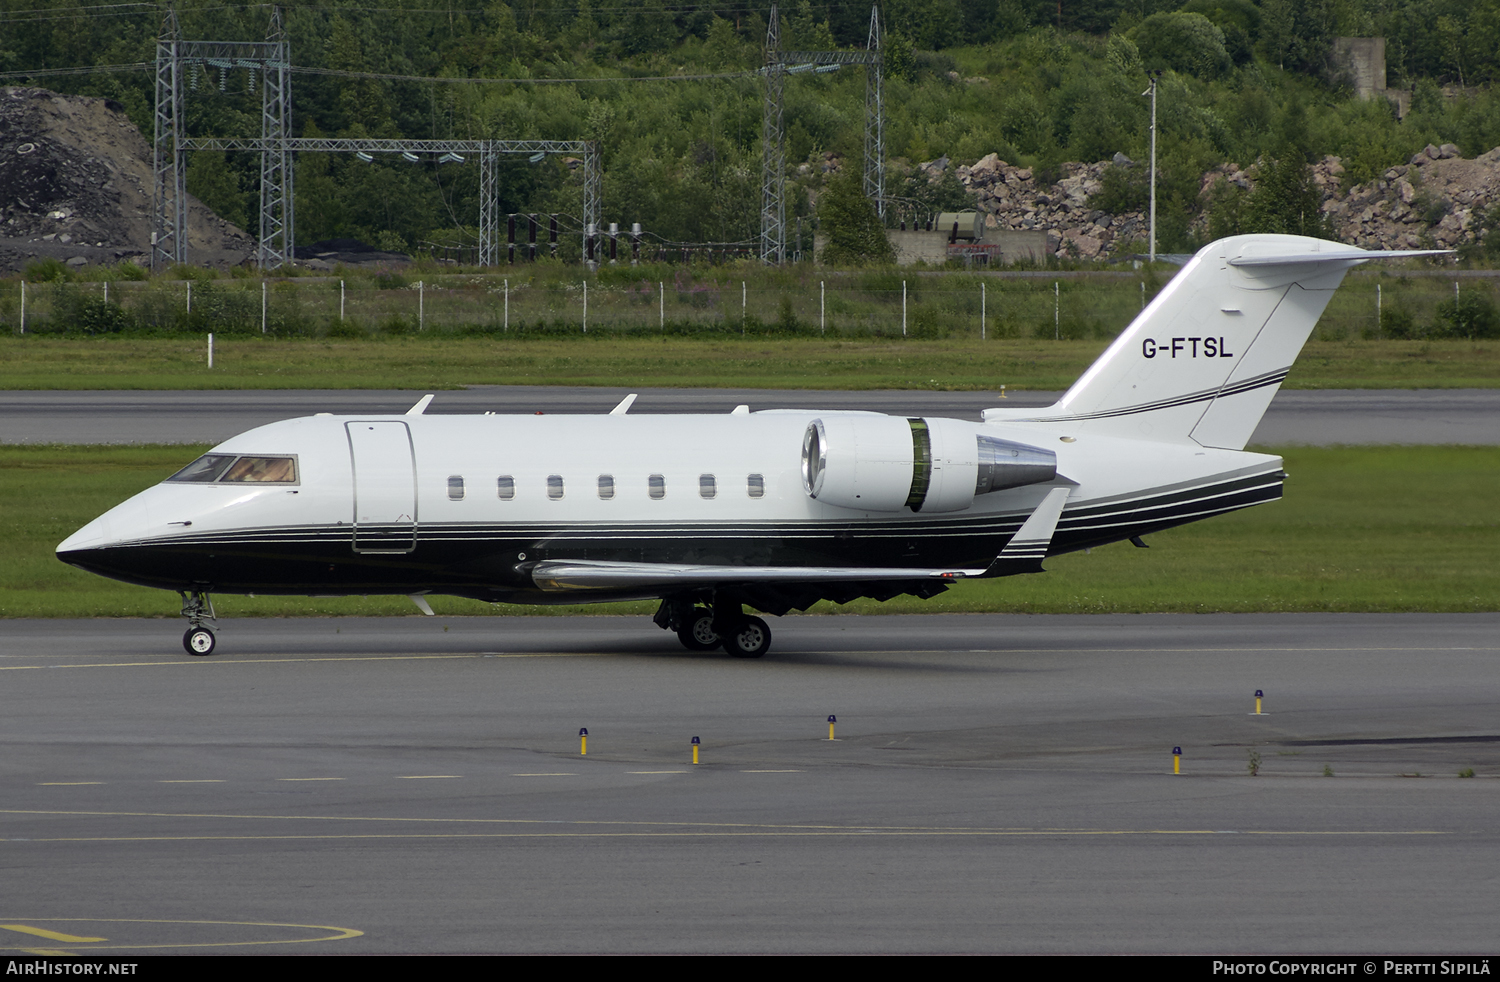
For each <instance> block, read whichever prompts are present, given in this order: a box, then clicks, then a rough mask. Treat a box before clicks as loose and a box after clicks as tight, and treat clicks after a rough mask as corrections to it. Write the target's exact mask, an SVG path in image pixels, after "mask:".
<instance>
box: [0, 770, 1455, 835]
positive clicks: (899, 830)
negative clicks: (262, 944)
mask: <svg viewBox="0 0 1500 982" xmlns="http://www.w3.org/2000/svg"><path fill="white" fill-rule="evenodd" d="M516 776H518V777H520V776H525V777H569V776H571V775H568V774H528V775H516ZM0 815H66V816H70V817H89V818H191V819H205V818H218V819H230V820H242V821H253V822H265V821H284V822H389V823H392V824H404V825H477V826H507V827H516V826H537V827H544V828H545V831H541V830H538V831H535V832H530V831H525V832H521V831H518V832H494V833H484V832H431V833H396V832H392V833H379V832H372V833H365V834H352V833H351V834H340V833H330V834H327V835H317V834H311V835H156V836H75V837H58V838H51V839H44V838H35V837H27V838H26V839H25V840H24V841H28V842H143V841H144V842H150V841H192V840H203V839H209V840H220V839H227V840H239V839H245V840H258V839H381V838H458V839H463V838H474V839H482V838H528V837H531V838H569V837H573V838H593V837H609V836H619V837H642V836H646V837H650V836H663V837H666V836H715V835H722V836H754V835H759V836H774V835H799V836H800V835H942V836H950V835H951V836H1139V835H1193V836H1206V835H1263V836H1323V837H1343V838H1347V837H1370V836H1381V835H1397V836H1412V835H1454V834H1456V833H1454V832H1447V831H1442V830H1438V829H1395V830H1380V829H1192V828H1182V829H1171V828H1143V829H1090V828H1067V827H1058V828H1050V827H1040V828H1038V827H1032V828H1027V827H1024V826H1017V827H1003V826H1002V827H984V826H962V825H957V826H947V825H813V824H790V825H782V824H778V823H772V822H645V821H602V820H585V819H580V820H566V821H555V820H551V819H541V818H536V819H528V818H388V817H383V816H374V815H238V814H223V813H203V814H195V813H191V812H104V811H71V810H70V811H64V810H61V809H46V810H43V809H23V808H0ZM560 826H565V827H566V826H571V827H574V828H578V829H587V830H588V831H578V832H567V831H561V830H559V827H560ZM609 828H615V829H619V831H594V830H595V829H601V830H602V829H609Z"/></svg>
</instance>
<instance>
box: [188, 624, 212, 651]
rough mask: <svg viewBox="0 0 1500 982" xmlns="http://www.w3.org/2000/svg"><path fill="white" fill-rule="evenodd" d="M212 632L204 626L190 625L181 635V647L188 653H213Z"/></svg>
mask: <svg viewBox="0 0 1500 982" xmlns="http://www.w3.org/2000/svg"><path fill="white" fill-rule="evenodd" d="M214 643H215V638H214V632H212V631H210V630H209V629H208V628H206V627H190V628H188V629H187V633H186V634H184V635H183V636H182V647H183V648H184V649H186V650H187V653H188V654H190V655H199V656H202V655H211V654H213V653H214Z"/></svg>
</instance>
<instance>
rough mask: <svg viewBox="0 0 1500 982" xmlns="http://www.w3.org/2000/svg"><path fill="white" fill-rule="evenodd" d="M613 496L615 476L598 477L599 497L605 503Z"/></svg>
mask: <svg viewBox="0 0 1500 982" xmlns="http://www.w3.org/2000/svg"><path fill="white" fill-rule="evenodd" d="M614 496H615V476H614V475H613V474H600V475H599V497H600V498H602V499H603V500H605V501H608V500H609V499H610V498H613V497H614Z"/></svg>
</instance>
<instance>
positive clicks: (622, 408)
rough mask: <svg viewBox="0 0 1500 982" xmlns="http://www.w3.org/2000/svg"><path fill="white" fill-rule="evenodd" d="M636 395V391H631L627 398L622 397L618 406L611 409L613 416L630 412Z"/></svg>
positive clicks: (610, 412)
mask: <svg viewBox="0 0 1500 982" xmlns="http://www.w3.org/2000/svg"><path fill="white" fill-rule="evenodd" d="M635 396H636V394H635V393H634V392H632V393H630V395H628V396H626V397H625V398H623V399H621V400H620V404H619V405H618V406H616V407H615V408H613V409H611V410H610V411H609V414H610V415H611V416H624V415H625V414H626V413H628V412H630V406H631V403H633V402H635Z"/></svg>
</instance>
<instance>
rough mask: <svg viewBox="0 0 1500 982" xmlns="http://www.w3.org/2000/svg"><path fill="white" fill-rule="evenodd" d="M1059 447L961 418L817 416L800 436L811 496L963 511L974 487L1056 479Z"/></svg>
mask: <svg viewBox="0 0 1500 982" xmlns="http://www.w3.org/2000/svg"><path fill="white" fill-rule="evenodd" d="M1056 476H1057V455H1056V454H1054V453H1053V452H1052V451H1050V450H1043V449H1041V448H1039V447H1032V446H1027V445H1026V444H1023V443H1014V442H1012V441H1010V440H1002V439H1000V438H998V437H993V436H989V435H987V434H984V433H981V432H979V428H978V427H977V426H975V425H974V424H973V423H967V422H964V421H963V420H957V419H942V418H935V419H905V418H902V417H899V416H876V415H873V414H872V415H868V416H865V415H850V416H829V417H826V418H823V419H815V420H813V421H812V422H811V423H809V424H808V425H807V430H806V431H805V432H804V434H803V437H802V487H803V490H805V491H806V492H807V494H808V496H809V497H811V498H813V499H815V500H817V501H822V502H825V503H827V504H830V505H839V506H841V507H844V508H857V509H860V510H862V511H887V512H889V511H900V510H901V509H902V508H910V509H911V510H912V511H925V512H946V511H962V510H963V509H965V508H968V507H969V506H970V505H972V504H973V503H974V497H975V495H979V494H988V493H990V492H992V491H1003V490H1005V489H1006V488H1018V487H1022V486H1023V485H1027V484H1038V483H1042V482H1045V481H1050V480H1052V479H1053V478H1054V477H1056Z"/></svg>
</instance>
